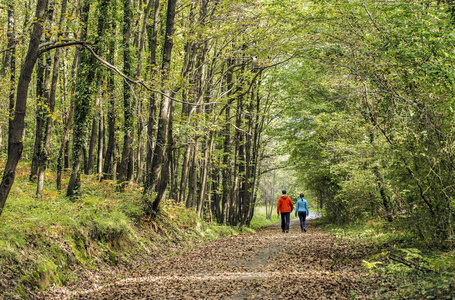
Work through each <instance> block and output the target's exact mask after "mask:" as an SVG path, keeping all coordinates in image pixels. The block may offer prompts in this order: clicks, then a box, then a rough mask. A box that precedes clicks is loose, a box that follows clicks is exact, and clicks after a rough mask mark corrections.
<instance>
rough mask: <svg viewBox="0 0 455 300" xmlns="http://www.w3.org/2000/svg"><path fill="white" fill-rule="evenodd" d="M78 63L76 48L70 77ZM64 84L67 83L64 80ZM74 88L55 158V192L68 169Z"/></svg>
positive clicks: (59, 188) (60, 185) (78, 53)
mask: <svg viewBox="0 0 455 300" xmlns="http://www.w3.org/2000/svg"><path fill="white" fill-rule="evenodd" d="M79 61H80V51H79V49H78V48H77V49H76V54H75V55H74V61H73V66H72V68H71V77H73V76H74V74H75V73H76V70H77V67H78V65H79ZM65 82H68V81H67V80H65ZM74 97H75V94H74V88H73V89H72V90H71V98H70V108H69V112H68V115H67V117H66V118H65V119H64V120H65V122H64V124H65V128H64V130H63V135H62V139H61V143H60V150H59V152H58V157H57V180H56V181H57V190H61V188H62V171H63V169H64V168H65V169H67V168H68V167H69V155H68V154H69V153H68V152H69V151H68V150H69V141H68V140H69V133H70V129H71V121H72V119H73V114H74Z"/></svg>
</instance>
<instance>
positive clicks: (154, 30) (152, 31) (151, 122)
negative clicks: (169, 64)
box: [144, 0, 160, 194]
mask: <svg viewBox="0 0 455 300" xmlns="http://www.w3.org/2000/svg"><path fill="white" fill-rule="evenodd" d="M159 6H160V1H159V0H154V14H153V24H152V26H149V27H147V31H148V36H149V48H150V77H151V78H152V80H153V79H154V77H155V76H156V67H157V63H156V50H157V45H158V22H159V12H160V9H159ZM156 101H157V99H156V94H155V93H153V92H152V94H151V96H150V104H149V118H148V122H147V145H146V150H147V159H146V179H145V184H144V194H148V193H150V192H151V191H152V190H151V180H152V178H151V176H152V160H153V156H154V148H155V140H154V139H155V135H156V134H155V132H156V129H155V124H156V112H157V105H156Z"/></svg>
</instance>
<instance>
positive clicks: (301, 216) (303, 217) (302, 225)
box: [299, 211, 306, 231]
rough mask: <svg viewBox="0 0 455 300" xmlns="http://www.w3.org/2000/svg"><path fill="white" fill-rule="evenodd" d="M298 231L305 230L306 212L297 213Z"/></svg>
mask: <svg viewBox="0 0 455 300" xmlns="http://www.w3.org/2000/svg"><path fill="white" fill-rule="evenodd" d="M299 220H300V230H302V231H303V229H304V228H305V220H306V211H299Z"/></svg>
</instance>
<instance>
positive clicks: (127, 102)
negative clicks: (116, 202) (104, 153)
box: [118, 0, 134, 184]
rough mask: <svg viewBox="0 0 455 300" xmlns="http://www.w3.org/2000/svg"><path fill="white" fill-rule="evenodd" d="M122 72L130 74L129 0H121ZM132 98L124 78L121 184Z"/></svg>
mask: <svg viewBox="0 0 455 300" xmlns="http://www.w3.org/2000/svg"><path fill="white" fill-rule="evenodd" d="M123 10H124V11H123V45H122V48H123V73H124V74H125V75H127V76H130V75H131V50H130V44H129V42H130V39H131V21H132V12H131V3H130V0H123ZM132 102H133V99H132V95H131V88H130V86H129V83H128V82H126V80H125V81H124V82H123V109H124V123H123V128H124V134H123V152H122V161H121V163H120V166H119V169H118V181H119V183H120V184H123V183H124V182H125V181H126V180H127V176H128V166H129V163H130V157H131V151H132V133H133V118H134V116H133V104H132Z"/></svg>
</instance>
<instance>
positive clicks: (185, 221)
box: [0, 166, 276, 299]
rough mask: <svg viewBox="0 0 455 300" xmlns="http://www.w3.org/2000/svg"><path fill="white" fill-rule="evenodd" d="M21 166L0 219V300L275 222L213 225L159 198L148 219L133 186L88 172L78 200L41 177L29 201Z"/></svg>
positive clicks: (29, 186) (28, 294)
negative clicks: (41, 187)
mask: <svg viewBox="0 0 455 300" xmlns="http://www.w3.org/2000/svg"><path fill="white" fill-rule="evenodd" d="M28 171H29V168H28V167H27V166H20V167H19V169H18V171H17V175H16V181H15V183H14V185H13V188H12V191H11V193H10V196H9V198H8V201H7V203H6V206H5V208H4V211H3V214H2V216H1V218H0V299H24V298H30V297H32V296H33V295H34V294H36V293H39V292H40V291H43V290H46V289H47V288H49V287H51V286H57V287H58V286H66V285H77V284H78V282H80V281H81V280H84V279H83V278H84V277H83V276H81V275H80V274H82V273H84V272H93V273H96V272H97V271H99V270H101V269H105V268H108V267H109V266H120V265H122V266H128V265H132V264H136V266H137V261H138V257H155V256H161V255H163V254H165V255H173V254H178V253H181V252H182V251H185V250H186V249H188V248H190V247H193V246H194V245H198V244H201V243H205V242H207V241H210V240H213V239H217V238H219V237H223V236H229V235H236V234H240V233H241V232H248V231H253V230H254V229H252V228H256V229H257V228H260V227H263V226H266V225H269V224H270V223H272V222H276V220H265V218H263V217H261V216H260V215H258V216H255V218H254V219H253V220H252V223H251V227H252V228H243V229H242V230H240V229H239V228H235V227H228V226H220V225H217V224H215V223H208V222H204V221H202V220H200V219H199V218H198V217H197V214H196V213H195V212H194V211H193V210H188V209H186V208H185V207H184V206H182V205H180V204H177V203H175V202H173V201H165V202H164V203H163V205H162V207H161V210H160V214H159V215H158V216H157V217H156V218H155V219H154V220H151V219H150V218H149V217H148V216H146V215H144V214H143V211H144V210H143V207H142V205H143V201H142V200H141V199H142V193H141V190H140V189H139V188H138V187H135V186H131V187H129V188H127V189H126V190H125V191H123V192H122V193H119V192H117V190H118V189H117V187H116V185H115V182H112V181H107V180H106V181H103V182H101V183H100V182H99V181H97V180H96V179H94V178H92V177H91V176H82V185H83V186H84V188H83V190H84V193H83V194H82V195H81V196H80V197H79V198H73V199H69V198H66V197H65V196H64V189H63V190H62V191H57V190H55V188H54V186H55V185H54V184H52V183H49V182H48V183H47V184H46V188H47V190H45V191H44V196H43V199H42V200H37V199H36V198H35V197H34V193H35V189H36V184H35V183H32V182H29V180H28ZM53 176H54V174H46V178H53ZM66 183H67V181H66V182H65V181H64V184H66ZM75 271H76V272H75Z"/></svg>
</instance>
